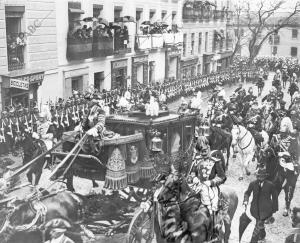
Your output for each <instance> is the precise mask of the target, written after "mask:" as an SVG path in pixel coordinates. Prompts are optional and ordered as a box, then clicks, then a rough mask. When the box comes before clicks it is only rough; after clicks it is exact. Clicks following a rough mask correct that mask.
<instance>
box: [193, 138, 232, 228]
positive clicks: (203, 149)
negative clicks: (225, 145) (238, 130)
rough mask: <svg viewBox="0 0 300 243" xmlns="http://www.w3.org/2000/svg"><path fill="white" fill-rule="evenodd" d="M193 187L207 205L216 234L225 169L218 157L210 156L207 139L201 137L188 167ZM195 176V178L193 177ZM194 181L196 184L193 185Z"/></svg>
mask: <svg viewBox="0 0 300 243" xmlns="http://www.w3.org/2000/svg"><path fill="white" fill-rule="evenodd" d="M190 176H191V177H192V180H193V184H194V185H193V188H194V189H195V191H196V192H198V193H200V195H201V201H202V204H203V205H205V206H206V207H208V209H209V211H210V213H211V216H212V218H213V222H214V230H215V233H216V234H218V224H219V222H218V217H217V213H218V211H219V196H220V189H219V186H220V185H222V184H224V183H225V181H226V179H227V178H226V175H225V171H224V169H223V166H222V162H221V160H220V159H217V158H215V157H212V156H211V150H210V146H209V141H208V139H207V138H205V137H201V138H200V139H199V140H198V143H197V145H196V156H195V159H194V161H193V164H192V167H191V169H190ZM195 177H197V179H194V178H195ZM195 183H196V184H197V185H195Z"/></svg>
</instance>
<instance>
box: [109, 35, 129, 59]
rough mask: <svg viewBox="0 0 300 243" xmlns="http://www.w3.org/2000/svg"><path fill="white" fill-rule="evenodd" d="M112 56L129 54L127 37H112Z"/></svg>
mask: <svg viewBox="0 0 300 243" xmlns="http://www.w3.org/2000/svg"><path fill="white" fill-rule="evenodd" d="M113 46H114V54H119V55H123V54H126V53H130V52H131V47H130V45H129V37H128V36H127V37H122V36H114V38H113Z"/></svg>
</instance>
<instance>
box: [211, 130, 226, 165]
mask: <svg viewBox="0 0 300 243" xmlns="http://www.w3.org/2000/svg"><path fill="white" fill-rule="evenodd" d="M207 139H208V141H209V145H210V148H211V150H220V151H226V154H227V156H226V157H227V160H226V168H228V165H229V157H230V146H231V141H232V136H231V133H229V132H227V131H225V130H223V129H221V128H219V127H213V126H211V127H210V132H209V136H208V138H207Z"/></svg>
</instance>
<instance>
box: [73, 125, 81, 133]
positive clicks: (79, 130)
mask: <svg viewBox="0 0 300 243" xmlns="http://www.w3.org/2000/svg"><path fill="white" fill-rule="evenodd" d="M74 131H75V132H82V126H81V124H79V125H78V126H76V127H75V128H74Z"/></svg>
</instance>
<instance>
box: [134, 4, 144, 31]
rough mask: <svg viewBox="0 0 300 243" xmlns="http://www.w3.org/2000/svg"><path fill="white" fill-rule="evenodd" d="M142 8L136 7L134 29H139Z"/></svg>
mask: <svg viewBox="0 0 300 243" xmlns="http://www.w3.org/2000/svg"><path fill="white" fill-rule="evenodd" d="M142 16H143V9H140V8H138V9H136V14H135V19H136V30H139V29H140V24H141V21H142Z"/></svg>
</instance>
